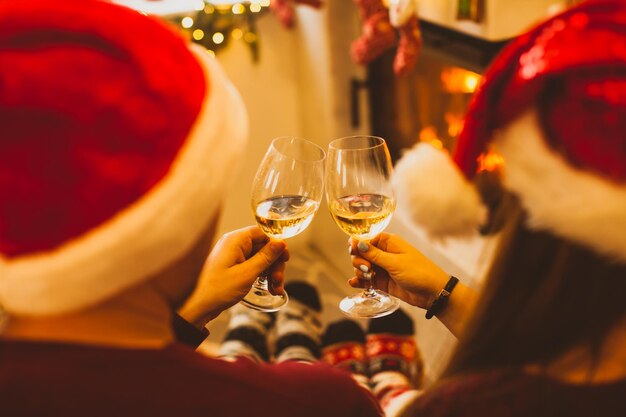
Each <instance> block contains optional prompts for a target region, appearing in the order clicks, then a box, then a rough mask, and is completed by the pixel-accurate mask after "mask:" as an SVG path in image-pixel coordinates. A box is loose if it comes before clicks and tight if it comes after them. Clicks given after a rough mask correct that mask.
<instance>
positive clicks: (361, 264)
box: [352, 256, 372, 273]
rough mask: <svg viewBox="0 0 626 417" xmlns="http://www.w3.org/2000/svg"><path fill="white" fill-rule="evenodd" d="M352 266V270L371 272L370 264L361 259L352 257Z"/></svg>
mask: <svg viewBox="0 0 626 417" xmlns="http://www.w3.org/2000/svg"><path fill="white" fill-rule="evenodd" d="M352 266H353V267H354V269H357V270H359V271H361V272H365V273H367V272H372V264H371V263H370V262H369V261H367V260H365V259H363V258H361V257H357V256H355V257H353V258H352Z"/></svg>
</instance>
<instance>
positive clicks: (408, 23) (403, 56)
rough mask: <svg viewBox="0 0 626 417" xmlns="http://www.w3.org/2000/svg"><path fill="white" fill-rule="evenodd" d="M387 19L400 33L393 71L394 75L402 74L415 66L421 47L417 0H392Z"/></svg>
mask: <svg viewBox="0 0 626 417" xmlns="http://www.w3.org/2000/svg"><path fill="white" fill-rule="evenodd" d="M389 20H390V22H391V24H392V25H393V26H394V27H396V28H397V29H398V31H399V33H400V41H399V42H398V49H397V51H396V56H395V59H394V62H393V71H394V73H395V74H396V75H404V74H406V73H408V72H409V71H411V70H412V69H413V67H415V63H416V62H417V57H418V55H419V52H420V50H421V48H422V36H421V32H420V29H419V22H418V19H417V0H392V1H391V4H390V6H389Z"/></svg>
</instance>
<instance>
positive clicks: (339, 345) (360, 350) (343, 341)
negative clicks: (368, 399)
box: [322, 319, 369, 390]
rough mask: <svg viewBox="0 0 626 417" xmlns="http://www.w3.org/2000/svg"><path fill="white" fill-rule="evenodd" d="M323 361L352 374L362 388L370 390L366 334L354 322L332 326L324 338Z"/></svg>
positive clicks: (346, 320) (338, 323)
mask: <svg viewBox="0 0 626 417" xmlns="http://www.w3.org/2000/svg"><path fill="white" fill-rule="evenodd" d="M322 360H323V361H324V362H326V363H328V364H330V365H331V366H334V367H336V368H339V369H343V370H345V371H348V372H350V374H351V375H352V377H353V378H354V379H355V380H356V381H357V383H359V384H360V385H361V386H363V387H364V388H366V389H368V390H369V381H368V376H367V375H368V369H367V361H366V357H365V333H364V332H363V329H361V326H359V325H358V324H357V323H355V322H354V321H352V320H348V319H345V320H340V321H338V322H335V323H332V324H330V325H329V326H328V327H327V328H326V331H325V332H324V336H323V337H322Z"/></svg>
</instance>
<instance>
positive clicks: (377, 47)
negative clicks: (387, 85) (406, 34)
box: [351, 0, 396, 65]
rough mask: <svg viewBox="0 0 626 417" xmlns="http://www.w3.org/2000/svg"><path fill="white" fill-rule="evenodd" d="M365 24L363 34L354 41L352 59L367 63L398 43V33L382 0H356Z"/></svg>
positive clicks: (359, 62)
mask: <svg viewBox="0 0 626 417" xmlns="http://www.w3.org/2000/svg"><path fill="white" fill-rule="evenodd" d="M354 2H355V3H356V5H357V7H358V8H359V13H360V15H361V21H362V22H363V23H362V24H363V26H362V29H361V36H360V37H359V38H358V39H357V40H355V41H354V42H353V43H352V48H351V53H352V59H353V60H354V62H356V63H357V64H361V65H367V64H369V63H370V62H371V61H373V60H374V59H376V58H378V57H379V56H380V55H381V54H382V53H383V52H385V51H386V50H388V49H390V48H392V47H393V46H394V45H395V44H396V34H395V31H394V29H393V27H392V26H391V23H390V22H389V13H388V11H387V9H386V8H385V6H384V5H383V3H382V0H354Z"/></svg>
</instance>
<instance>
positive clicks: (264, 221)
mask: <svg viewBox="0 0 626 417" xmlns="http://www.w3.org/2000/svg"><path fill="white" fill-rule="evenodd" d="M324 158H325V153H324V150H323V149H322V148H320V147H319V146H317V145H316V144H314V143H312V142H309V141H308V140H305V139H300V138H295V137H290V136H284V137H279V138H276V139H274V140H272V143H271V144H270V146H269V148H268V150H267V152H266V154H265V156H264V158H263V160H262V161H261V164H260V165H259V169H258V170H257V173H256V176H255V177H254V181H253V184H252V210H253V212H254V217H255V219H256V222H257V224H258V225H259V227H260V228H261V230H263V232H264V233H265V234H266V235H267V236H269V237H271V238H274V239H287V238H290V237H293V236H295V235H297V234H299V233H300V232H302V231H303V230H304V229H306V227H307V226H308V225H309V224H310V223H311V221H312V220H313V215H314V214H315V213H316V212H317V209H318V208H319V205H320V201H321V200H322V194H323V190H324ZM268 278H269V277H268V271H264V272H263V273H262V274H261V275H259V277H258V278H257V279H256V281H255V282H254V284H253V286H252V289H251V290H250V292H248V294H247V295H246V296H245V297H244V298H243V299H242V300H241V302H242V304H243V305H245V306H247V307H250V308H252V309H255V310H259V311H267V312H271V311H277V310H278V309H280V307H282V306H283V305H285V304H286V303H287V300H288V296H287V293H286V292H283V294H282V295H272V294H271V293H270V292H269V290H268V282H267V280H268Z"/></svg>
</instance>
